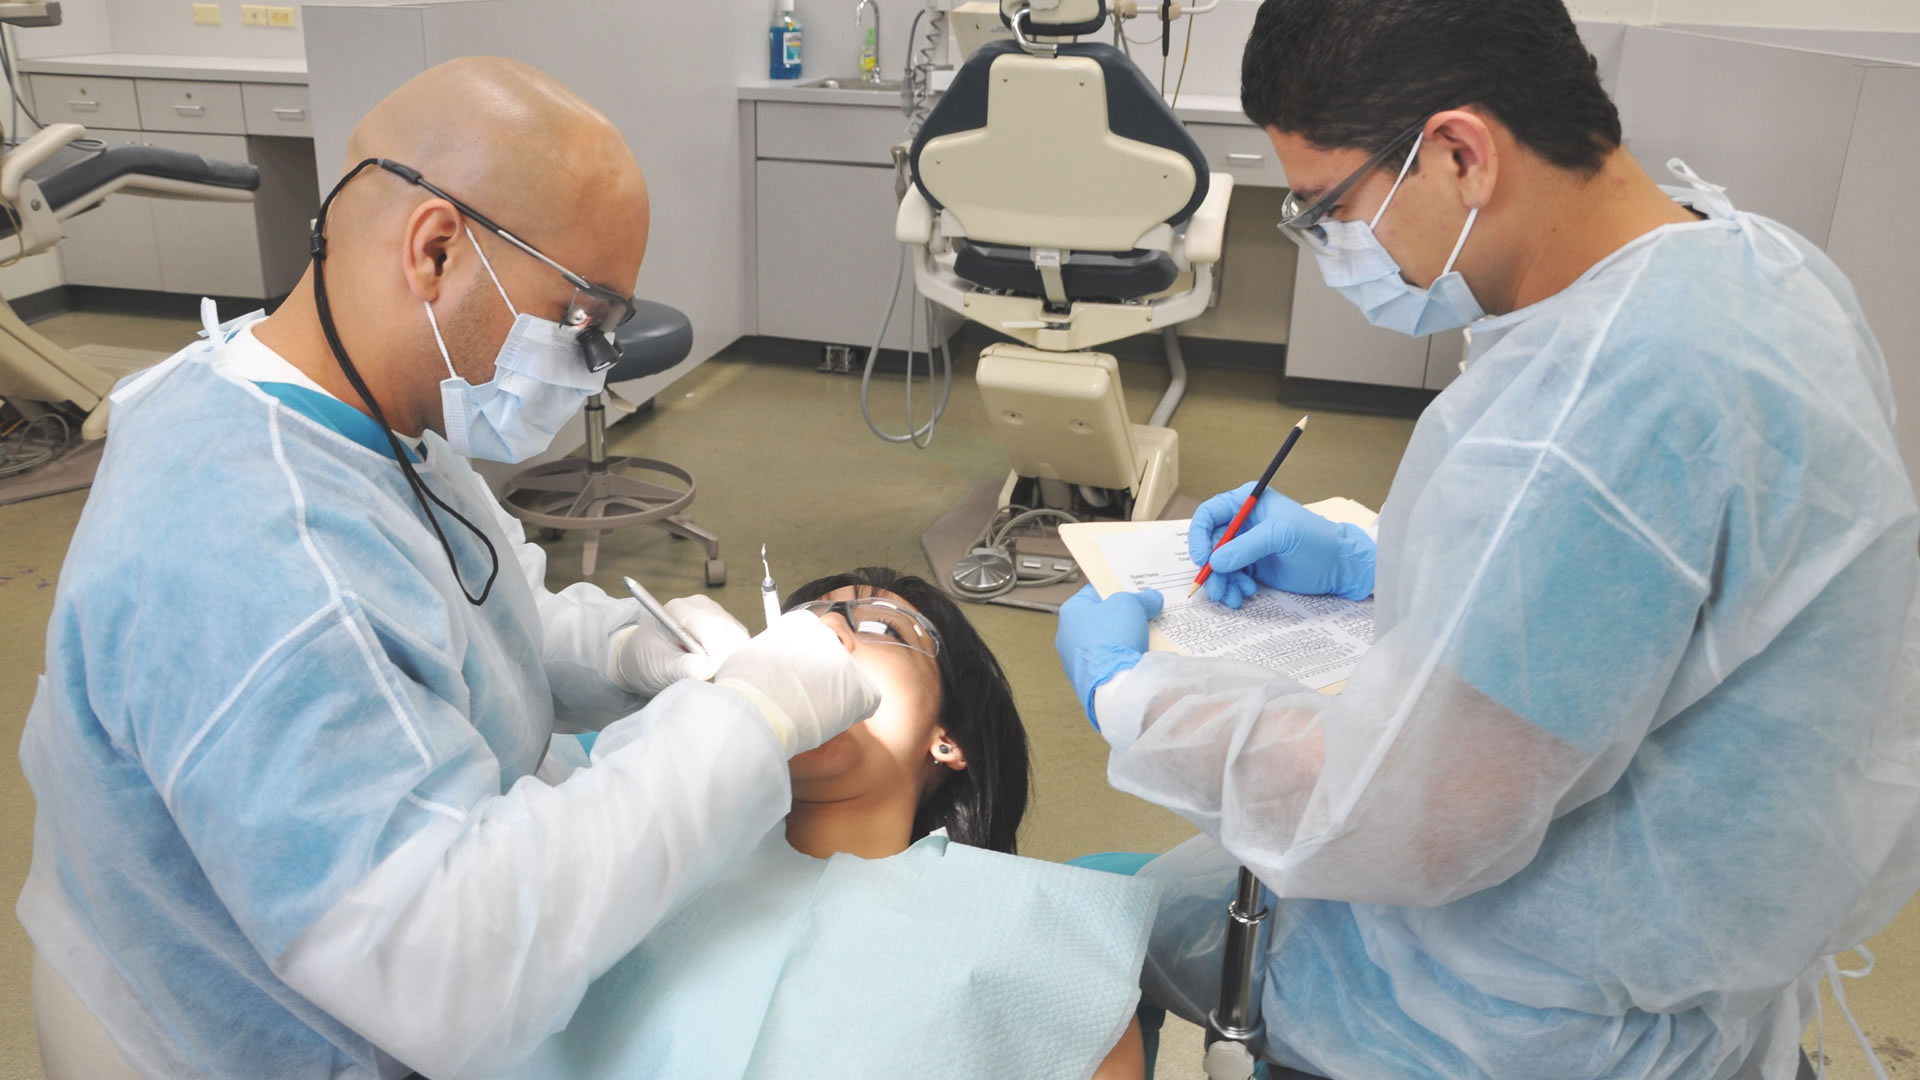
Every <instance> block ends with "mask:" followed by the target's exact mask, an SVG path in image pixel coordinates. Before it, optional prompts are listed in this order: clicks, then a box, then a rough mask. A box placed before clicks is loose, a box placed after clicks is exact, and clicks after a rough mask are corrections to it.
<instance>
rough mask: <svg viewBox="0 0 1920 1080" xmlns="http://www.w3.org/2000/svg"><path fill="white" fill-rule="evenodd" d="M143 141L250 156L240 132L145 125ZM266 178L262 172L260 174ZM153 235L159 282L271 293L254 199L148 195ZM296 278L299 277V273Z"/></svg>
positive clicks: (206, 291)
mask: <svg viewBox="0 0 1920 1080" xmlns="http://www.w3.org/2000/svg"><path fill="white" fill-rule="evenodd" d="M146 139H147V143H148V145H151V146H157V147H159V148H161V149H162V150H185V151H187V152H189V153H194V154H200V155H203V156H205V157H210V158H221V159H224V160H227V161H246V160H249V156H248V154H247V139H246V136H244V135H189V134H185V133H181V132H171V131H149V132H147V135H146ZM263 182H264V177H263ZM147 201H149V202H151V203H153V236H154V239H155V240H156V241H157V242H158V244H159V247H160V287H161V289H162V290H163V291H165V292H184V293H200V294H202V295H207V296H245V297H254V296H261V297H264V296H271V295H277V294H278V293H281V292H285V291H286V290H287V289H290V288H291V287H292V286H291V284H288V285H287V286H286V288H282V289H277V290H273V289H268V288H267V278H266V267H265V266H264V265H263V264H262V260H261V258H260V229H259V226H258V224H257V223H256V220H255V214H254V211H255V207H256V204H254V203H219V202H190V201H186V200H183V199H151V200H147ZM295 280H298V279H297V278H296V279H295Z"/></svg>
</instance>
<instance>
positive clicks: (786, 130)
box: [754, 101, 907, 165]
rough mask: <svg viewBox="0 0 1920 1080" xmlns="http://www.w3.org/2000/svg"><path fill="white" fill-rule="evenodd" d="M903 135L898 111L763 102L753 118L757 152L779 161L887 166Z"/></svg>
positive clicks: (904, 129) (903, 120)
mask: <svg viewBox="0 0 1920 1080" xmlns="http://www.w3.org/2000/svg"><path fill="white" fill-rule="evenodd" d="M906 137H907V120H906V117H904V116H901V115H900V110H899V109H879V108H874V107H873V106H870V105H795V104H792V103H790V102H784V101H763V102H761V103H760V105H759V112H758V113H757V114H756V115H755V117H754V143H755V156H756V157H760V158H771V159H777V160H781V161H825V162H834V163H838V164H844V165H891V164H893V144H895V143H898V142H904V141H905V140H906Z"/></svg>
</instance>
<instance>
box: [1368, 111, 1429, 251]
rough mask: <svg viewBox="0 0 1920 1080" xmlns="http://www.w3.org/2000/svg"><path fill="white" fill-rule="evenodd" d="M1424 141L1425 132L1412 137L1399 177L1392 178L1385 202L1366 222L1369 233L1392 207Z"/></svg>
mask: <svg viewBox="0 0 1920 1080" xmlns="http://www.w3.org/2000/svg"><path fill="white" fill-rule="evenodd" d="M1426 139H1427V133H1426V132H1425V131H1422V132H1420V134H1419V135H1417V136H1415V137H1414V140H1413V149H1411V150H1408V151H1407V161H1406V164H1404V165H1402V166H1400V175H1399V176H1396V177H1394V178H1393V186H1392V187H1390V188H1388V189H1387V198H1386V201H1385V202H1382V203H1381V204H1380V209H1378V210H1375V211H1374V212H1373V220H1372V221H1369V222H1367V229H1368V231H1369V232H1371V231H1372V230H1373V229H1374V228H1376V227H1377V226H1378V225H1379V224H1380V219H1381V218H1383V217H1386V216H1387V207H1389V206H1392V205H1393V197H1394V196H1395V195H1396V194H1398V193H1399V191H1400V185H1401V183H1402V182H1404V181H1405V180H1406V178H1407V173H1408V172H1410V171H1412V169H1413V160H1414V159H1415V158H1417V157H1419V156H1420V144H1421V143H1423V142H1425V141H1426Z"/></svg>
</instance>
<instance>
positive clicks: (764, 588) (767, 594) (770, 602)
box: [760, 544, 780, 626]
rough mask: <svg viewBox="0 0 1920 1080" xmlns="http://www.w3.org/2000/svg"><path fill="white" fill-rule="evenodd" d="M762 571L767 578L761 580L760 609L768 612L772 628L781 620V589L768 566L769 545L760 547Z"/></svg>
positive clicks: (768, 619)
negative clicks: (774, 581) (774, 580)
mask: <svg viewBox="0 0 1920 1080" xmlns="http://www.w3.org/2000/svg"><path fill="white" fill-rule="evenodd" d="M760 570H761V572H762V573H763V574H765V575H766V576H764V577H762V578H761V579H760V608H761V610H762V611H764V612H766V616H767V625H768V626H772V625H773V624H774V623H776V622H778V621H779V620H780V589H779V587H778V586H776V585H775V584H774V583H773V567H772V566H770V565H768V564H767V545H765V544H761V545H760Z"/></svg>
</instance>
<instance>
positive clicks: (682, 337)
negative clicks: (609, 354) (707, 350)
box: [607, 300, 693, 383]
mask: <svg viewBox="0 0 1920 1080" xmlns="http://www.w3.org/2000/svg"><path fill="white" fill-rule="evenodd" d="M613 340H614V342H615V343H616V344H618V345H619V346H620V360H619V362H618V363H616V364H614V365H613V368H612V370H610V371H608V372H607V381H608V382H610V383H616V382H626V381H627V380H629V379H642V378H645V377H647V376H648V375H658V374H659V373H661V372H663V371H665V370H667V369H668V368H670V367H672V366H673V365H675V364H677V363H679V362H680V361H682V360H685V359H686V358H687V354H689V353H691V352H692V351H693V320H691V319H689V318H687V317H686V315H685V314H683V313H681V312H680V311H678V310H676V309H674V308H670V307H668V306H667V305H665V304H656V303H654V302H653V301H651V300H636V301H634V313H633V318H631V319H628V320H627V321H626V324H625V325H624V326H621V327H620V328H619V329H617V330H615V331H614V332H613Z"/></svg>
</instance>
